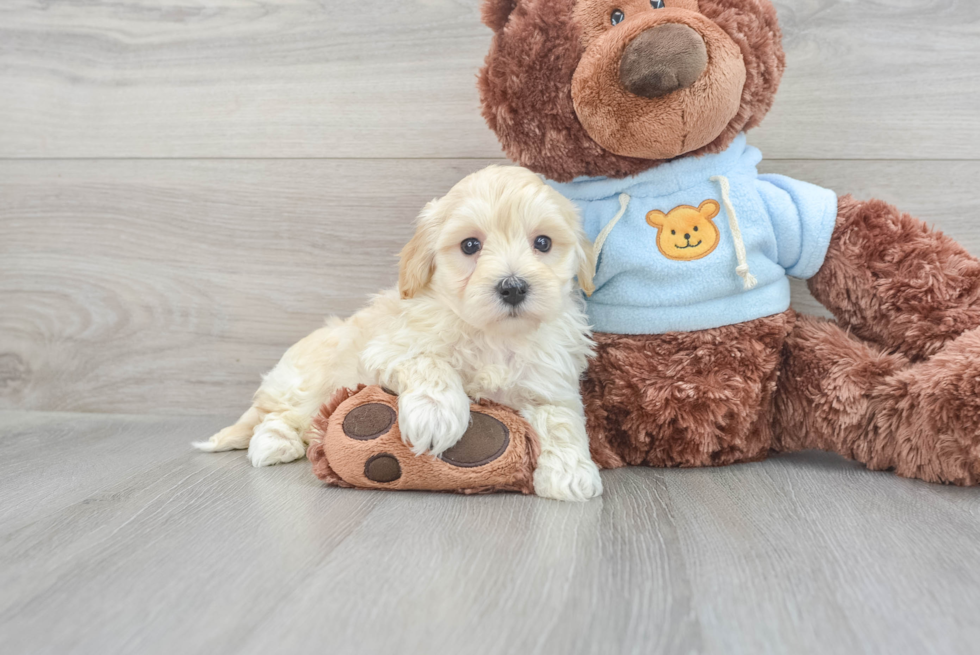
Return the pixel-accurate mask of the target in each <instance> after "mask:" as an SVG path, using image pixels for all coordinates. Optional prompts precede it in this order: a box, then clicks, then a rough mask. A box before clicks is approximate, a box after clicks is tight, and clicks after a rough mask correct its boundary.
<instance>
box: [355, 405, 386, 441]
mask: <svg viewBox="0 0 980 655" xmlns="http://www.w3.org/2000/svg"><path fill="white" fill-rule="evenodd" d="M394 424H395V410H393V409H392V408H391V407H388V406H387V405H382V404H381V403H368V404H367V405H361V406H360V407H355V408H354V409H352V410H350V412H348V414H347V416H345V417H344V434H346V435H347V436H348V437H350V438H351V439H357V440H359V441H368V440H370V439H377V438H378V437H380V436H381V435H383V434H385V433H386V432H388V431H389V430H390V429H391V426H393V425H394Z"/></svg>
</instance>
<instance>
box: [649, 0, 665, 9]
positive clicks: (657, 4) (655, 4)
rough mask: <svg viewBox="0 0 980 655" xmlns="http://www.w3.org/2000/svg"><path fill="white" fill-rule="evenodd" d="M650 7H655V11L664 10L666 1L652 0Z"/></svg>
mask: <svg viewBox="0 0 980 655" xmlns="http://www.w3.org/2000/svg"><path fill="white" fill-rule="evenodd" d="M650 6H651V7H653V8H654V9H663V8H664V0H650Z"/></svg>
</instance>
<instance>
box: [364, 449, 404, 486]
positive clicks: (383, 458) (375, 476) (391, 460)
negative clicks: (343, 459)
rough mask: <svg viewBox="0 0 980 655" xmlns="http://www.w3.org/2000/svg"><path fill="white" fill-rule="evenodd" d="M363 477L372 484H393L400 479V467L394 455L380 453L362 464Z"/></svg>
mask: <svg viewBox="0 0 980 655" xmlns="http://www.w3.org/2000/svg"><path fill="white" fill-rule="evenodd" d="M364 477H366V478H367V479H368V480H371V481H372V482H394V481H395V480H397V479H398V478H400V477H402V466H401V464H399V463H398V460H397V459H395V457H394V455H389V454H388V453H381V454H380V455H375V456H374V457H372V458H371V459H369V460H368V461H367V463H365V464H364Z"/></svg>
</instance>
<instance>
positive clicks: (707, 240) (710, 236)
mask: <svg viewBox="0 0 980 655" xmlns="http://www.w3.org/2000/svg"><path fill="white" fill-rule="evenodd" d="M719 211H721V207H720V206H719V205H718V203H717V202H715V201H714V200H705V201H704V202H702V203H701V206H700V207H691V206H690V205H681V206H680V207H675V208H674V209H671V210H670V211H669V212H667V213H666V214H665V213H663V212H662V211H656V210H654V211H652V212H650V213H648V214H647V223H648V224H649V225H650V227H654V228H656V229H657V248H659V249H660V252H661V253H662V254H663V256H664V257H666V258H667V259H674V260H677V261H682V262H689V261H693V260H695V259H701V258H702V257H707V256H708V255H710V254H711V252H712V251H713V250H714V249H715V248H716V247H717V246H718V239H719V234H718V228H717V227H715V224H714V223H713V222H712V219H713V218H714V217H715V216H717V215H718V212H719Z"/></svg>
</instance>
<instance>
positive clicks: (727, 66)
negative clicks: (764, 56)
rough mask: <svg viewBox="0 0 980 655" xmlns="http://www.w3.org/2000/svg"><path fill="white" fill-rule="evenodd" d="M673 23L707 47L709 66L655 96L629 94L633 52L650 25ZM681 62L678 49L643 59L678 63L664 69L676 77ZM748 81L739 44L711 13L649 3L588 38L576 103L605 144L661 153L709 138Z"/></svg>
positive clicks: (576, 79) (633, 152)
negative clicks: (626, 80)
mask: <svg viewBox="0 0 980 655" xmlns="http://www.w3.org/2000/svg"><path fill="white" fill-rule="evenodd" d="M587 1H588V0H581V2H587ZM595 1H596V2H600V3H605V2H607V1H608V0H595ZM581 2H580V6H581ZM604 23H605V25H608V21H604ZM671 28H674V29H679V30H685V31H686V32H688V33H690V34H691V35H692V37H693V38H694V39H696V40H698V41H699V42H700V43H701V44H702V46H703V47H705V48H706V58H707V62H708V64H707V66H706V67H705V68H704V70H703V72H702V73H701V74H700V75H699V76H698V77H697V78H695V79H694V80H693V81H692V82H691V83H690V84H687V85H685V86H684V87H683V88H679V89H678V90H676V91H674V92H673V93H670V94H666V95H663V96H659V97H654V98H649V97H642V96H640V95H637V94H634V93H631V92H630V91H629V90H627V88H626V87H625V86H624V85H623V84H622V81H621V80H622V73H623V70H624V66H626V64H627V63H628V61H629V59H630V54H631V52H632V51H633V50H634V49H635V48H638V47H639V46H640V45H642V43H643V41H644V39H645V37H647V36H648V35H650V34H651V33H652V32H657V31H659V30H668V29H671ZM665 41H666V40H661V39H658V42H657V46H658V47H660V48H664V49H666V48H668V47H671V44H670V43H668V42H665ZM683 62H684V60H683V59H682V58H680V57H678V56H676V54H675V53H670V52H662V53H660V59H659V61H658V62H649V61H647V62H646V63H647V65H651V64H652V65H659V66H666V65H668V64H673V66H672V69H671V70H669V71H666V70H665V71H662V76H663V77H665V78H667V79H671V80H672V79H673V78H674V77H675V76H677V75H680V74H682V72H683V67H684V66H683ZM678 67H680V68H678ZM744 83H745V65H744V64H743V62H742V57H741V54H740V53H739V49H738V46H737V45H736V44H735V42H734V41H732V39H731V38H730V37H729V36H728V35H727V34H725V32H724V30H722V29H721V28H720V27H718V25H716V24H715V23H714V22H713V21H712V20H710V19H708V18H706V17H704V16H702V15H701V14H699V13H696V12H691V11H680V10H673V9H671V10H654V9H653V8H651V7H650V5H649V4H647V5H646V7H645V9H644V10H643V11H642V12H639V13H638V14H636V15H634V16H633V17H632V18H631V19H629V20H627V21H625V22H624V23H622V24H620V25H617V26H615V27H610V28H609V29H608V30H606V31H605V33H604V34H603V35H602V37H601V38H599V39H596V40H595V41H594V42H591V43H589V42H588V40H586V47H585V52H584V53H583V55H582V59H581V61H579V64H578V67H577V68H576V69H575V75H574V76H573V77H572V102H573V104H574V107H575V113H576V115H577V116H578V119H579V122H580V123H581V124H582V127H583V128H585V131H586V132H587V133H588V134H589V136H590V137H591V138H592V139H594V140H595V141H596V143H598V144H599V145H600V146H602V147H603V148H605V149H607V150H609V151H610V152H612V153H614V154H616V155H620V156H628V157H641V158H643V159H647V160H663V159H670V158H673V157H676V156H678V155H681V154H684V153H686V152H690V151H692V150H696V149H698V148H700V147H702V146H704V145H706V144H708V143H711V142H712V141H713V140H714V139H715V137H717V136H718V134H719V133H721V132H722V131H724V129H725V126H726V125H727V124H728V123H729V122H730V121H731V120H732V118H734V117H735V115H736V113H738V109H739V106H740V100H741V95H742V85H743V84H744Z"/></svg>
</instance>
